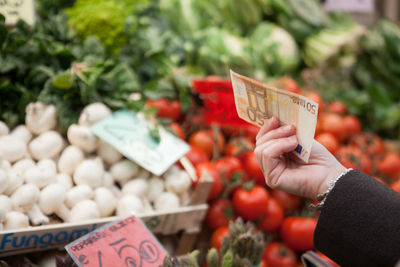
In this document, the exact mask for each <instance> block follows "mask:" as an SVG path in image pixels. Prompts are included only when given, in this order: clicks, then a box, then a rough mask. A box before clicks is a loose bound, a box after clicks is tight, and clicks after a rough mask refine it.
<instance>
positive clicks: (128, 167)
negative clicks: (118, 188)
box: [110, 159, 139, 185]
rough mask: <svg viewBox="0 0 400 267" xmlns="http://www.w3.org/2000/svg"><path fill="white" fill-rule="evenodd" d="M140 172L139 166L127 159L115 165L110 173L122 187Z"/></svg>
mask: <svg viewBox="0 0 400 267" xmlns="http://www.w3.org/2000/svg"><path fill="white" fill-rule="evenodd" d="M138 172H139V166H138V165H137V164H135V163H133V162H132V161H130V160H126V159H125V160H121V161H118V162H116V163H114V164H113V165H112V166H111V168H110V173H111V174H112V176H113V177H114V179H115V181H117V182H118V183H120V184H121V185H123V184H124V183H126V182H128V181H129V180H130V179H132V178H133V177H134V176H135V175H136V174H137V173H138Z"/></svg>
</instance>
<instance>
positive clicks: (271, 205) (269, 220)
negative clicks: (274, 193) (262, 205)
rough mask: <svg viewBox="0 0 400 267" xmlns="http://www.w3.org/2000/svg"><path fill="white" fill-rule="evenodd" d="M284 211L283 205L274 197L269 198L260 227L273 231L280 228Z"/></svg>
mask: <svg viewBox="0 0 400 267" xmlns="http://www.w3.org/2000/svg"><path fill="white" fill-rule="evenodd" d="M283 216H284V211H283V208H282V206H281V205H280V204H279V203H278V201H276V200H275V199H273V198H272V197H270V198H269V200H268V205H267V206H266V210H265V215H264V218H263V220H262V221H260V223H259V224H258V227H259V228H260V229H261V230H263V231H264V232H269V233H272V232H274V231H276V230H278V229H279V227H280V226H281V224H282V222H283Z"/></svg>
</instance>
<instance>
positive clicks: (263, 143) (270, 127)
mask: <svg viewBox="0 0 400 267" xmlns="http://www.w3.org/2000/svg"><path fill="white" fill-rule="evenodd" d="M295 134H296V129H295V127H294V126H293V125H285V126H281V127H280V126H279V121H278V119H277V118H276V117H272V118H271V119H269V120H267V121H266V122H265V124H264V126H263V127H262V128H261V129H260V131H259V132H258V135H257V137H256V148H255V155H256V158H257V161H258V164H259V165H260V167H261V170H262V171H263V173H264V177H265V181H266V183H267V185H268V186H270V187H271V188H275V189H279V190H283V191H286V192H289V193H292V194H296V195H301V196H304V197H308V198H311V199H316V198H317V195H319V194H323V193H325V192H326V191H327V189H328V181H329V180H335V179H336V178H337V177H339V175H340V174H342V173H343V172H344V171H345V170H346V168H345V167H344V166H343V165H342V164H340V163H339V161H338V160H337V159H336V158H335V157H334V156H333V155H332V154H331V153H330V152H329V151H328V150H327V149H326V148H325V147H324V146H322V145H321V144H320V143H318V142H317V141H315V140H314V142H313V144H312V148H311V154H310V157H309V160H308V163H305V162H303V161H302V160H301V159H299V158H298V157H296V156H295V155H294V154H293V153H291V152H292V151H294V149H295V148H296V147H297V145H298V141H297V136H296V135H295Z"/></svg>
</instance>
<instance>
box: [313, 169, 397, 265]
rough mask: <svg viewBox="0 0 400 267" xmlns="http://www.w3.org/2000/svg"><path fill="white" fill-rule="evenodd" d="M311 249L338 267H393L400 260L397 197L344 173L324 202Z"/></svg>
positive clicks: (362, 177)
mask: <svg viewBox="0 0 400 267" xmlns="http://www.w3.org/2000/svg"><path fill="white" fill-rule="evenodd" d="M314 245H315V248H316V249H318V250H319V251H321V252H322V253H324V254H326V255H327V256H328V257H330V258H332V259H333V260H335V261H336V262H337V263H338V264H340V265H341V266H363V267H368V266H390V267H393V266H394V265H395V263H396V262H397V260H398V259H399V258H400V195H399V194H397V193H396V192H395V191H393V190H391V189H390V188H389V187H388V186H386V185H383V184H382V183H380V182H378V181H376V180H375V179H373V178H371V177H369V176H368V175H366V174H364V173H362V172H360V171H350V172H348V173H347V174H346V175H344V176H343V177H342V178H341V179H339V180H338V181H337V183H336V184H335V187H334V188H333V189H332V191H331V192H330V193H329V195H328V197H327V199H326V200H325V203H324V206H323V208H322V210H321V214H320V217H319V219H318V224H317V227H316V229H315V232H314Z"/></svg>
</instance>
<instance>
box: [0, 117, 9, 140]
mask: <svg viewBox="0 0 400 267" xmlns="http://www.w3.org/2000/svg"><path fill="white" fill-rule="evenodd" d="M9 132H10V129H9V128H8V126H7V124H5V123H4V122H2V121H0V136H3V135H7V134H8V133H9Z"/></svg>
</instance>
